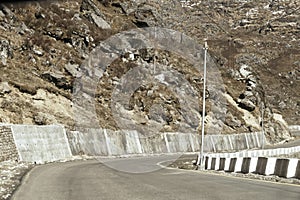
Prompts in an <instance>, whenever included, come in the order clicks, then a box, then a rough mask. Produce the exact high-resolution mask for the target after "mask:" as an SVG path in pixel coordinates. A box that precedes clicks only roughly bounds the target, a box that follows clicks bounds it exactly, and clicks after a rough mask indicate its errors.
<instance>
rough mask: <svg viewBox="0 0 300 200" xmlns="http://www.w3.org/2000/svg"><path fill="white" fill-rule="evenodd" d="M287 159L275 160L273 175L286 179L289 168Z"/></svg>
mask: <svg viewBox="0 0 300 200" xmlns="http://www.w3.org/2000/svg"><path fill="white" fill-rule="evenodd" d="M289 162H290V160H289V159H277V160H276V165H275V173H274V174H275V175H277V176H280V177H286V176H287V172H288V167H289Z"/></svg>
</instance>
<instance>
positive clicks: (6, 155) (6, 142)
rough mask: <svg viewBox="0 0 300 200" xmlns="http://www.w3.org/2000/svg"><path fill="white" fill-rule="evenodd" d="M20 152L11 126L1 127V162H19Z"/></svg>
mask: <svg viewBox="0 0 300 200" xmlns="http://www.w3.org/2000/svg"><path fill="white" fill-rule="evenodd" d="M18 159H19V156H18V151H17V148H16V145H15V142H14V138H13V134H12V131H11V128H10V127H9V126H0V162H1V161H5V160H18Z"/></svg>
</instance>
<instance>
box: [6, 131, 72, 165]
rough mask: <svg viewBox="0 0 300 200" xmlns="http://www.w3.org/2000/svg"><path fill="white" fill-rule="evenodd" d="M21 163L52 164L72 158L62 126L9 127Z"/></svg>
mask: <svg viewBox="0 0 300 200" xmlns="http://www.w3.org/2000/svg"><path fill="white" fill-rule="evenodd" d="M10 127H11V130H12V133H13V136H14V139H15V144H16V147H17V150H18V153H19V158H20V160H21V161H29V162H36V163H44V162H52V161H56V160H60V159H66V158H70V157H71V156H72V154H71V150H70V147H69V143H68V140H67V137H66V134H65V129H64V127H63V126H59V125H52V126H34V125H11V126H10Z"/></svg>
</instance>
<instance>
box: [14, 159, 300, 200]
mask: <svg viewBox="0 0 300 200" xmlns="http://www.w3.org/2000/svg"><path fill="white" fill-rule="evenodd" d="M168 159H171V158H170V157H168V156H159V157H157V156H153V157H147V158H145V157H140V158H126V159H124V158H123V159H105V160H101V162H102V163H101V162H99V161H98V160H89V161H75V162H67V163H52V164H47V165H42V166H38V167H35V168H34V169H33V170H32V171H31V172H30V173H29V174H28V175H27V176H26V177H25V178H24V180H23V184H22V185H21V187H20V188H19V189H18V190H17V191H16V193H15V195H14V196H13V198H12V199H14V200H43V199H45V200H92V199H112V200H123V199H124V200H135V199H141V200H148V199H149V200H154V199H161V200H170V199H184V200H193V199H197V200H236V199H240V200H248V199H249V200H259V199H262V200H277V199H278V200H293V199H294V200H299V199H300V186H295V185H287V184H278V183H272V182H264V181H258V180H249V179H240V178H235V177H225V176H221V175H214V174H208V173H205V172H200V171H184V170H178V169H167V168H161V167H160V166H158V165H157V164H156V163H158V162H161V161H164V160H168ZM173 159H175V157H173ZM137 166H139V167H137ZM126 171H127V172H126ZM128 171H131V172H134V171H135V173H128ZM146 171H147V172H146Z"/></svg>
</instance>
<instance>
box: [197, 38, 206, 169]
mask: <svg viewBox="0 0 300 200" xmlns="http://www.w3.org/2000/svg"><path fill="white" fill-rule="evenodd" d="M207 50H208V45H207V42H206V41H205V45H204V71H203V95H202V123H201V150H200V158H199V159H200V169H201V170H203V169H204V152H203V148H204V121H205V96H206V55H207ZM198 164H199V163H198Z"/></svg>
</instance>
